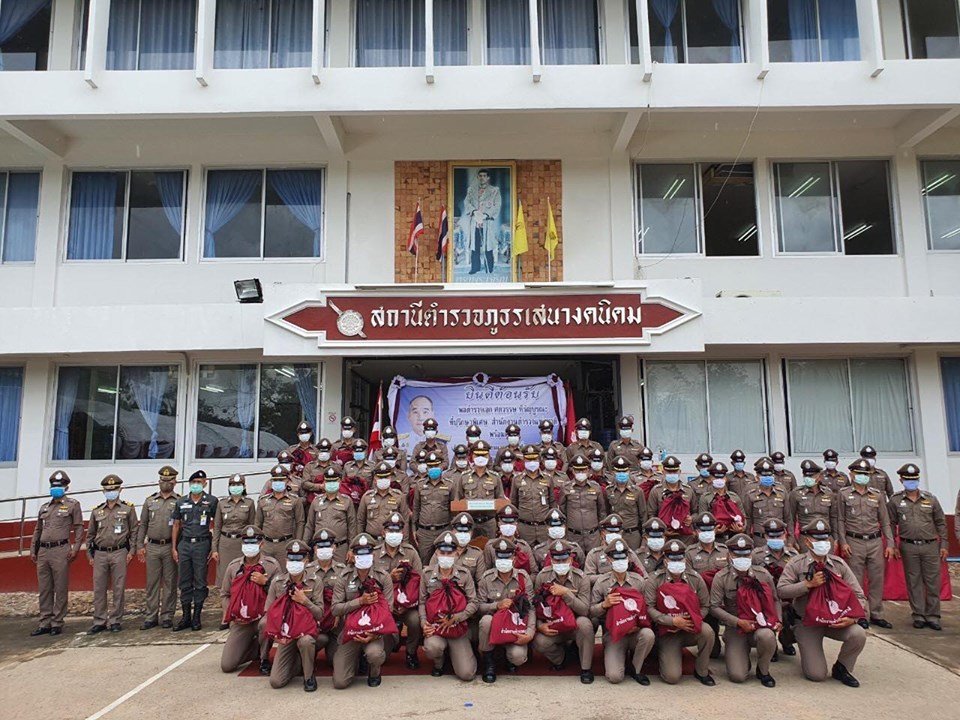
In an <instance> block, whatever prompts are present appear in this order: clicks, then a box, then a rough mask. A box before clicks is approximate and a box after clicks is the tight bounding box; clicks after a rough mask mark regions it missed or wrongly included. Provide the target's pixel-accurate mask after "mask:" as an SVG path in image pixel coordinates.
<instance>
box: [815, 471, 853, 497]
mask: <svg viewBox="0 0 960 720" xmlns="http://www.w3.org/2000/svg"><path fill="white" fill-rule="evenodd" d="M817 482H819V483H820V484H821V485H823V486H824V487H828V488H830V489H831V490H833V491H834V492H836V491H837V490H840V489H842V488H845V487H849V486H850V485H851V482H850V478H849V477H847V474H846V473H845V472H842V471H840V470H821V471H820V472H819V473H818V474H817Z"/></svg>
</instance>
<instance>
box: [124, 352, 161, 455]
mask: <svg viewBox="0 0 960 720" xmlns="http://www.w3.org/2000/svg"><path fill="white" fill-rule="evenodd" d="M123 374H124V375H125V376H126V377H125V379H126V382H127V387H128V388H129V389H130V392H131V394H132V395H133V399H134V401H135V402H136V403H137V409H138V410H139V411H140V415H141V416H142V417H143V421H144V422H145V423H146V424H147V427H148V428H149V429H150V446H149V449H148V451H147V457H150V458H156V457H157V452H158V450H159V446H158V442H157V441H158V440H159V438H160V436H159V433H158V432H157V428H158V427H159V425H160V411H161V409H162V408H163V395H164V393H166V391H167V381H168V379H169V377H170V368H169V367H136V366H135V367H128V368H123Z"/></svg>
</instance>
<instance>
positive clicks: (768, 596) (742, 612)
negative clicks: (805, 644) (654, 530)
mask: <svg viewBox="0 0 960 720" xmlns="http://www.w3.org/2000/svg"><path fill="white" fill-rule="evenodd" d="M727 550H728V551H729V553H730V564H729V565H728V566H727V567H725V568H723V569H722V570H721V571H720V572H718V573H717V575H716V577H714V579H713V585H712V586H711V588H710V613H711V614H712V615H713V616H714V617H715V618H716V619H717V620H719V621H720V622H721V623H723V625H724V628H725V629H724V632H723V644H724V652H723V659H724V662H725V663H726V666H727V677H728V678H729V679H730V682H734V683H742V682H744V681H746V679H747V675H748V674H749V672H750V648H754V647H755V648H756V649H757V679H758V680H760V684H761V685H763V686H764V687H767V688H772V687H775V686H776V684H777V681H776V680H774V679H773V677H772V676H771V675H770V661H771V660H772V659H773V655H774V653H775V652H776V651H777V632H779V630H780V628H781V626H782V625H783V620H782V617H781V608H780V600H779V598H778V597H777V590H776V585H777V583H776V581H775V580H774V579H773V575H771V574H770V573H769V572H768V571H767V570H766V569H765V568H763V567H762V566H760V565H754V564H753V557H752V555H753V539H752V538H751V537H750V536H749V535H745V534H743V533H739V534H737V535H734V536H733V537H731V538H730V540H729V541H728V542H727Z"/></svg>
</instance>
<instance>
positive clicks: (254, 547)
mask: <svg viewBox="0 0 960 720" xmlns="http://www.w3.org/2000/svg"><path fill="white" fill-rule="evenodd" d="M240 552H242V553H243V556H244V557H248V558H255V557H256V556H257V555H259V554H260V545H259V544H257V543H244V544H243V545H241V546H240Z"/></svg>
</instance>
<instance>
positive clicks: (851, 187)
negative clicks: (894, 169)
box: [837, 160, 896, 255]
mask: <svg viewBox="0 0 960 720" xmlns="http://www.w3.org/2000/svg"><path fill="white" fill-rule="evenodd" d="M837 175H838V180H839V190H840V211H841V215H842V218H843V228H842V233H843V246H844V248H845V252H846V254H847V255H890V254H893V253H895V252H896V248H895V246H894V240H893V222H892V217H891V211H890V187H889V182H888V178H887V163H886V162H885V161H882V160H863V161H846V162H841V163H837Z"/></svg>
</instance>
